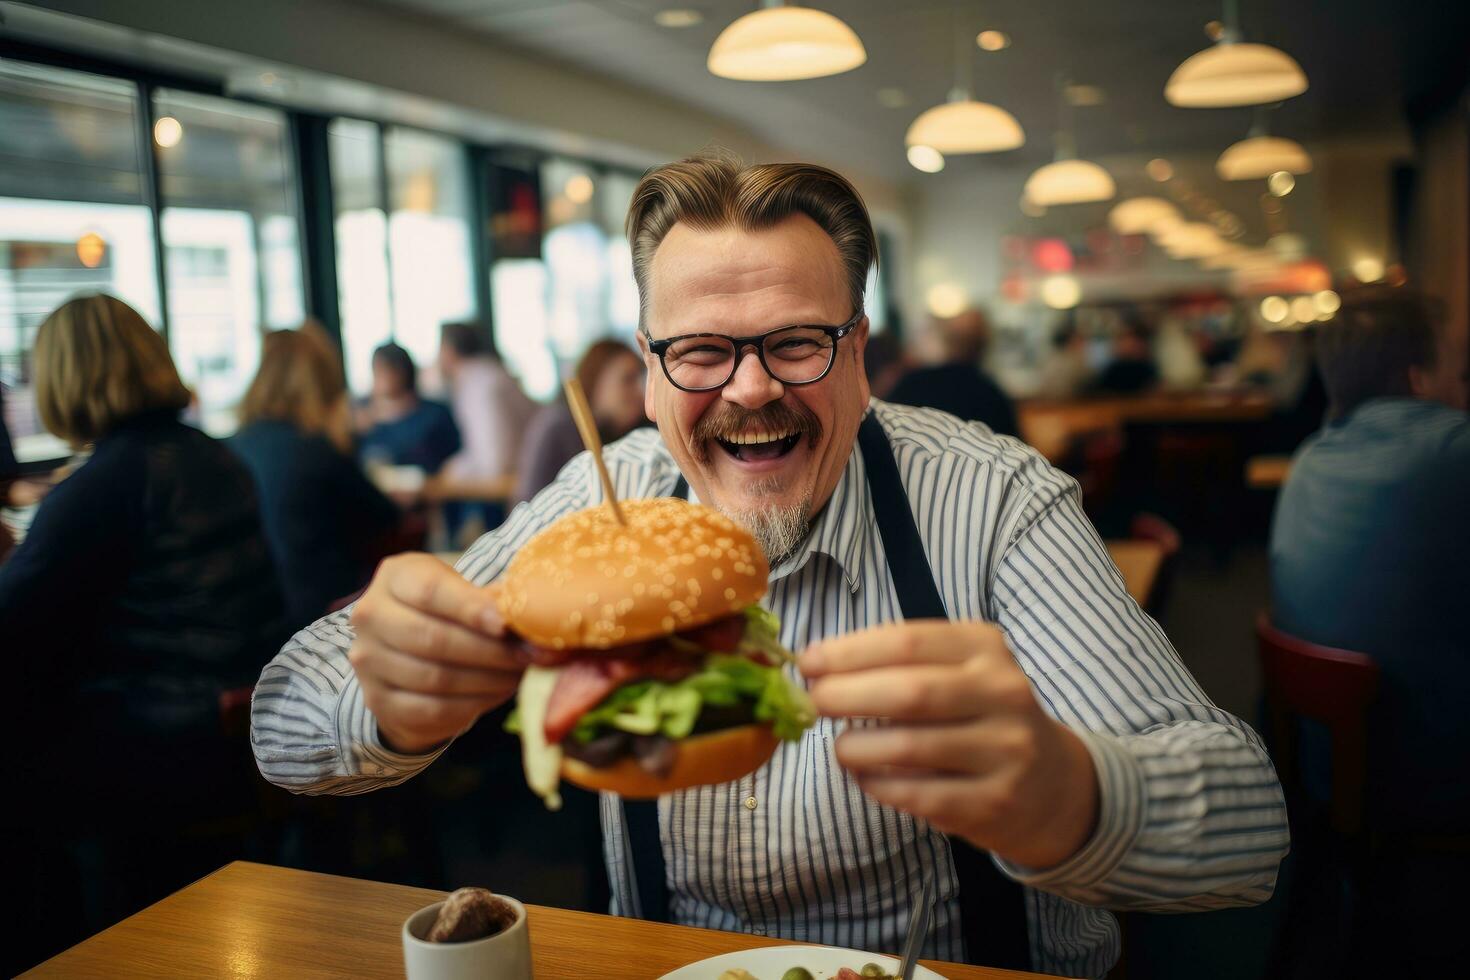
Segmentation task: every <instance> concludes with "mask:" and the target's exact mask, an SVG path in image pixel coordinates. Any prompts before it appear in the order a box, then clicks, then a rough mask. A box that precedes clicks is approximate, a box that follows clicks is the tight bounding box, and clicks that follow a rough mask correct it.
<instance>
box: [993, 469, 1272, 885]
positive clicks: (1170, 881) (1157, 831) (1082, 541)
mask: <svg viewBox="0 0 1470 980" xmlns="http://www.w3.org/2000/svg"><path fill="white" fill-rule="evenodd" d="M1034 509H1035V510H1036V511H1038V513H1037V514H1036V516H1035V518H1034V519H1033V520H1031V521H1029V522H1022V523H1023V526H1022V528H1021V530H1020V531H1018V532H1017V533H1016V534H1015V535H1014V536H1013V538H1012V543H1011V545H1010V547H1009V548H1008V549H1007V551H1006V553H1005V555H1004V556H1003V557H1002V559H1001V561H1000V563H999V565H998V566H997V569H996V572H995V574H994V576H993V580H992V600H993V608H994V609H995V613H996V619H997V621H998V624H999V625H1000V627H1001V628H1002V629H1003V630H1004V631H1005V634H1006V638H1007V641H1008V643H1009V645H1010V648H1011V651H1012V652H1013V653H1014V655H1015V656H1016V659H1017V661H1018V662H1019V663H1020V665H1021V667H1022V669H1023V670H1025V671H1026V674H1027V675H1028V676H1029V677H1030V679H1031V684H1032V687H1033V689H1034V690H1035V691H1036V695H1037V697H1038V698H1039V699H1040V702H1041V704H1042V705H1043V706H1044V707H1045V709H1046V710H1047V711H1048V712H1049V713H1050V714H1051V715H1052V716H1053V717H1055V718H1057V719H1058V720H1059V721H1061V722H1062V723H1064V724H1066V725H1067V726H1068V727H1070V728H1071V729H1072V730H1073V731H1074V732H1076V733H1077V734H1078V735H1079V736H1080V737H1081V738H1082V740H1083V742H1084V743H1085V744H1086V746H1087V748H1088V751H1089V752H1090V753H1091V755H1092V759H1093V762H1094V764H1095V766H1096V769H1097V778H1098V788H1099V814H1098V825H1097V828H1096V830H1095V831H1094V833H1093V836H1092V838H1091V840H1090V841H1089V842H1088V843H1087V844H1085V845H1084V846H1083V848H1082V850H1081V851H1079V852H1078V853H1077V854H1075V855H1073V856H1072V857H1071V858H1069V859H1068V860H1067V861H1065V862H1063V863H1062V864H1061V865H1058V866H1056V867H1053V868H1048V869H1030V868H1022V867H1018V866H1015V865H1011V864H1009V863H1007V862H1004V861H1000V860H997V863H998V864H999V865H1000V867H1001V869H1002V870H1003V871H1005V872H1006V873H1007V874H1009V875H1010V876H1011V877H1013V878H1015V879H1016V880H1018V881H1020V882H1021V883H1022V884H1025V885H1028V886H1030V887H1033V888H1038V889H1043V890H1045V891H1048V892H1053V893H1055V894H1057V895H1060V896H1061V897H1063V898H1066V899H1070V900H1072V901H1076V902H1081V903H1084V904H1088V905H1096V906H1105V907H1112V908H1126V909H1143V910H1152V911H1172V912H1183V911H1194V910H1205V909H1217V908H1226V907H1230V906H1236V905H1250V904H1255V903H1258V902H1262V901H1265V900H1266V899H1267V898H1269V897H1270V895H1271V892H1272V891H1273V889H1274V887H1275V883H1276V875H1277V869H1278V867H1279V865H1280V863H1281V859H1282V858H1283V857H1284V856H1285V854H1286V851H1287V848H1288V844H1289V834H1288V831H1287V823H1286V806H1285V802H1284V800H1283V797H1282V791H1281V785H1280V782H1279V781H1278V780H1277V777H1276V772H1275V769H1274V768H1273V767H1272V764H1271V761H1270V758H1269V757H1268V756H1267V753H1266V750H1265V747H1264V746H1263V745H1262V743H1261V740H1260V738H1259V737H1258V736H1257V735H1256V733H1255V732H1253V731H1252V730H1251V729H1250V727H1249V726H1248V725H1246V724H1245V723H1244V722H1242V721H1241V720H1240V719H1239V718H1236V717H1235V716H1234V715H1232V714H1230V713H1229V712H1226V711H1222V710H1221V709H1219V708H1217V707H1216V706H1215V705H1213V704H1211V703H1210V701H1209V699H1208V698H1207V697H1206V696H1205V694H1204V692H1203V691H1201V690H1200V687H1199V685H1198V683H1197V682H1196V681H1195V679H1194V678H1193V677H1192V676H1191V675H1190V673H1189V670H1188V669H1187V668H1186V667H1185V666H1184V664H1183V663H1182V662H1181V661H1180V659H1179V656H1178V654H1176V653H1175V651H1174V648H1173V647H1172V646H1171V645H1170V643H1169V641H1168V639H1167V638H1166V637H1165V636H1164V633H1163V631H1162V630H1160V629H1159V626H1158V624H1157V623H1155V622H1154V621H1153V620H1152V619H1151V618H1150V617H1149V616H1148V615H1146V614H1145V613H1144V612H1143V610H1141V609H1140V608H1139V607H1138V604H1137V603H1136V602H1135V601H1134V600H1133V599H1132V598H1131V597H1130V596H1129V595H1128V593H1127V591H1126V589H1125V588H1124V585H1123V579H1122V576H1121V575H1120V574H1119V572H1118V570H1117V567H1116V566H1115V565H1114V564H1113V562H1112V559H1111V558H1110V557H1109V556H1108V553H1107V549H1106V547H1105V546H1104V545H1103V542H1102V541H1101V539H1099V538H1098V536H1097V532H1096V531H1095V530H1094V529H1093V527H1092V525H1091V523H1089V522H1088V520H1087V518H1086V517H1085V516H1084V515H1083V513H1082V508H1081V506H1080V505H1079V504H1078V502H1077V499H1076V497H1075V496H1074V495H1072V494H1071V493H1066V494H1062V495H1059V496H1057V497H1056V499H1054V500H1052V501H1050V502H1049V503H1046V504H1044V505H1043V504H1039V503H1038V504H1035V505H1034Z"/></svg>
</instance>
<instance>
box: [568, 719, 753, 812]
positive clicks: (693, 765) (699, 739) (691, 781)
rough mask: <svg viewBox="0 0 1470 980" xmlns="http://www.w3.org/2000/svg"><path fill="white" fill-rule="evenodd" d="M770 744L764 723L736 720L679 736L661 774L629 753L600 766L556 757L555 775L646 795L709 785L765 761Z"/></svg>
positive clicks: (594, 786) (634, 796)
mask: <svg viewBox="0 0 1470 980" xmlns="http://www.w3.org/2000/svg"><path fill="white" fill-rule="evenodd" d="M776 745H777V740H776V736H775V735H773V734H771V726H770V725H741V726H739V727H738V728H725V729H721V730H720V731H717V732H710V733H708V734H706V735H693V736H691V737H689V738H685V739H680V740H679V742H678V744H677V746H676V753H677V754H676V755H675V756H674V767H673V769H671V770H670V771H669V774H668V775H667V776H664V777H662V778H660V777H658V776H654V775H650V774H649V773H647V772H644V771H643V769H642V768H641V767H640V766H639V765H638V763H637V761H636V760H634V759H632V758H631V757H628V758H623V759H619V760H618V761H617V762H614V763H613V764H612V765H610V766H603V767H602V768H600V769H599V768H595V767H593V766H589V765H587V764H586V763H585V762H579V761H578V760H576V759H572V758H566V759H563V760H562V763H561V775H562V778H563V779H565V780H566V781H567V782H569V783H576V784H577V785H578V786H581V787H582V788H583V789H590V790H594V791H597V790H601V791H605V792H609V793H616V794H618V795H619V796H623V797H627V798H628V799H631V800H647V799H652V798H654V797H656V796H661V795H663V794H664V793H672V792H674V791H675V790H681V789H688V788H689V787H691V786H713V785H716V784H718V783H728V782H731V781H732V780H736V779H739V778H740V777H741V776H747V775H749V774H750V773H752V772H755V771H756V770H757V769H759V768H760V767H761V766H763V765H765V764H766V762H767V761H768V760H769V759H770V758H771V756H772V755H773V754H775V751H776Z"/></svg>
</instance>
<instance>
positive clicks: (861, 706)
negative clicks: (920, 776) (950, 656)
mask: <svg viewBox="0 0 1470 980" xmlns="http://www.w3.org/2000/svg"><path fill="white" fill-rule="evenodd" d="M986 673H987V669H986V667H985V665H984V664H979V665H976V666H969V665H964V666H961V667H878V668H874V669H871V670H864V671H861V672H858V673H853V674H832V675H830V676H827V677H822V678H819V679H818V680H816V681H815V682H814V683H813V684H812V687H811V694H812V703H813V704H814V705H816V709H817V712H818V713H819V714H822V715H826V716H827V717H829V718H892V719H895V720H898V721H931V722H932V721H961V720H965V719H970V718H977V717H979V716H980V715H983V714H987V713H991V712H1000V711H1002V710H1007V711H1009V710H1012V709H1013V706H1012V705H1010V704H1007V703H1005V702H1003V701H1002V700H1001V699H1000V698H996V697H991V696H990V689H991V688H995V687H1000V686H1002V685H1003V683H1004V681H1005V680H1006V679H1005V678H988V677H986V676H985V674H986ZM1017 673H1019V671H1017ZM1022 676H1023V677H1024V675H1022ZM1023 683H1024V681H1023Z"/></svg>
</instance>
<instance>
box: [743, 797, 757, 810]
mask: <svg viewBox="0 0 1470 980" xmlns="http://www.w3.org/2000/svg"><path fill="white" fill-rule="evenodd" d="M755 807H756V802H755V797H754V796H747V797H746V798H745V809H747V810H754V809H755Z"/></svg>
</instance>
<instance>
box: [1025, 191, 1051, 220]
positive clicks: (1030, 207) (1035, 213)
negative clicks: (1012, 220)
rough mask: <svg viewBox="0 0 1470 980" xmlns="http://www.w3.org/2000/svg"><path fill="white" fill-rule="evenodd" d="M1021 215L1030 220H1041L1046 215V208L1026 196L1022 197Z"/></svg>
mask: <svg viewBox="0 0 1470 980" xmlns="http://www.w3.org/2000/svg"><path fill="white" fill-rule="evenodd" d="M1021 213H1022V214H1024V215H1025V216H1026V217H1028V218H1040V217H1041V216H1043V215H1045V214H1046V208H1044V207H1042V206H1041V205H1040V204H1037V203H1036V202H1035V201H1033V200H1031V198H1029V197H1027V196H1026V195H1025V194H1022V195H1021Z"/></svg>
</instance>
